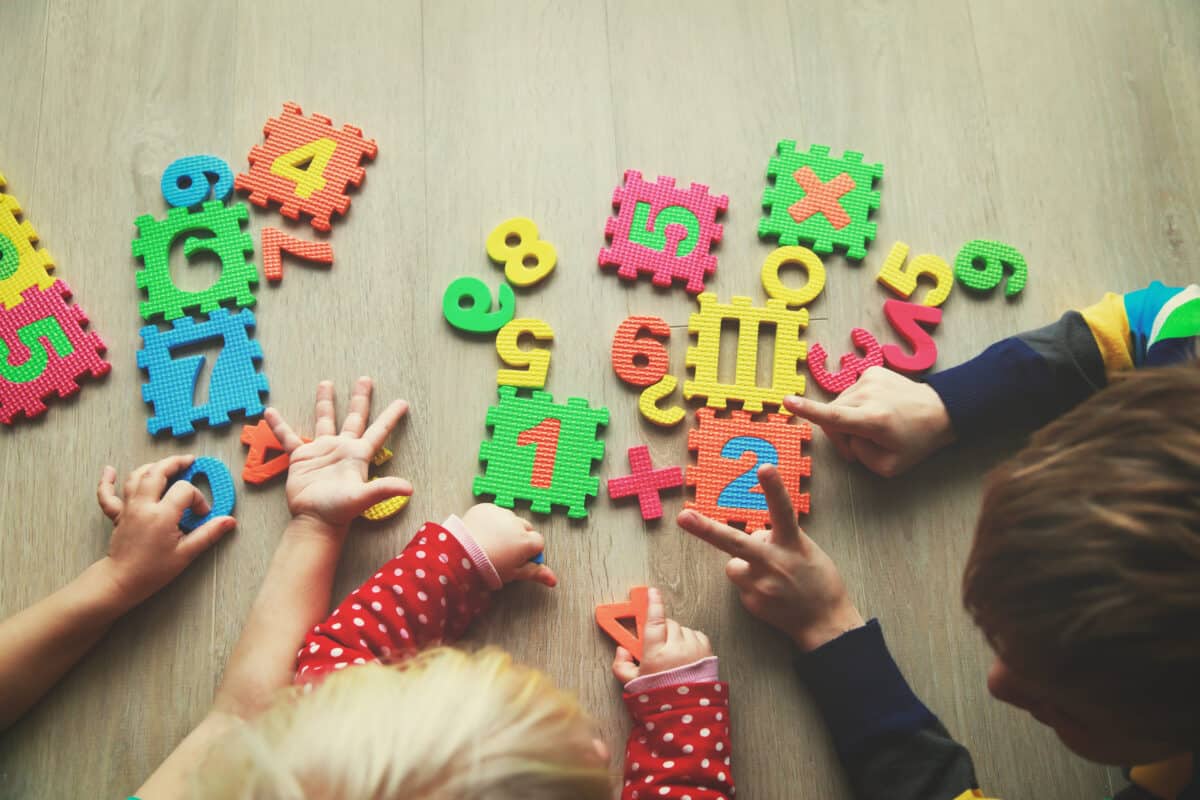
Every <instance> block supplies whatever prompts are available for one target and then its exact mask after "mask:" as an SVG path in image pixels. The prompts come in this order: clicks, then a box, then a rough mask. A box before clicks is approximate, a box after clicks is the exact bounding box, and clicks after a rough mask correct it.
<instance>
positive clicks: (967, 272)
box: [954, 239, 1029, 297]
mask: <svg viewBox="0 0 1200 800" xmlns="http://www.w3.org/2000/svg"><path fill="white" fill-rule="evenodd" d="M980 264H982V265H983V266H982V267H980V266H979V265H980ZM1005 270H1008V271H1009V272H1011V273H1012V274H1011V275H1010V276H1009V278H1008V281H1007V282H1006V283H1005V284H1004V295H1005V297H1015V296H1016V295H1018V294H1020V293H1021V290H1022V289H1024V288H1025V282H1026V280H1028V278H1029V265H1028V264H1026V263H1025V256H1023V255H1021V251H1020V250H1018V249H1017V248H1015V247H1013V246H1012V245H1008V244H1004V243H1003V242H994V241H991V240H990V239H973V240H971V241H969V242H967V243H966V244H964V245H963V246H962V248H961V249H960V250H959V251H958V255H957V256H955V258H954V277H956V278H958V282H959V283H961V284H962V285H963V286H966V287H967V288H968V289H974V290H975V291H977V292H990V291H991V290H992V289H995V288H996V287H997V286H999V285H1000V279H1001V278H1003V277H1004V271H1005Z"/></svg>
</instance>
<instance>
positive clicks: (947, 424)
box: [921, 383, 955, 450]
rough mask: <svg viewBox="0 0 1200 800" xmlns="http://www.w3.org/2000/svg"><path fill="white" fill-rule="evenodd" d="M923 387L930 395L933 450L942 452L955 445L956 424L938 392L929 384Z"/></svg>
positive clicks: (929, 414)
mask: <svg viewBox="0 0 1200 800" xmlns="http://www.w3.org/2000/svg"><path fill="white" fill-rule="evenodd" d="M921 385H922V386H923V387H924V389H925V391H926V392H928V393H929V413H928V418H929V425H930V434H931V435H930V440H931V441H932V443H933V447H932V449H934V450H940V449H941V448H943V447H947V446H948V445H951V444H953V443H954V439H955V436H954V423H953V422H952V421H951V420H950V412H949V411H948V410H947V409H946V403H945V402H944V401H943V400H942V396H941V395H940V394H938V393H937V390H936V389H934V388H933V387H932V386H930V385H929V384H927V383H925V384H921Z"/></svg>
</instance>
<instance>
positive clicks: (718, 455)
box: [684, 408, 812, 532]
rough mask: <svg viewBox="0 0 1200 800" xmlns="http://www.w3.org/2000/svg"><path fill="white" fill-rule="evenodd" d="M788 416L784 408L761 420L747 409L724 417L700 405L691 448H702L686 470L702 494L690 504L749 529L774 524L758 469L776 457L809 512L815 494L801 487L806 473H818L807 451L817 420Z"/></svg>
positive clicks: (797, 501)
mask: <svg viewBox="0 0 1200 800" xmlns="http://www.w3.org/2000/svg"><path fill="white" fill-rule="evenodd" d="M788 420H789V417H786V416H784V415H783V414H769V415H768V416H767V419H766V420H763V421H756V420H754V419H753V418H752V417H751V415H750V414H748V413H747V412H745V411H732V412H730V414H729V416H728V417H718V416H716V412H715V411H714V410H713V409H711V408H701V409H699V410H697V411H696V427H695V428H693V429H692V430H690V431H688V449H689V450H694V451H696V463H695V464H693V465H690V466H689V467H688V468H687V476H686V480H687V483H688V485H689V486H693V487H695V490H696V499H695V500H689V501H687V502H685V503H684V507H685V508H691V509H695V510H696V511H698V512H700V513H701V514H703V515H705V516H706V517H710V518H712V519H715V520H719V521H721V522H724V523H726V524H731V523H735V522H736V523H742V524H744V525H745V527H746V531H747V532H750V531H754V530H759V529H761V528H766V527H769V525H770V522H771V517H770V513H769V512H768V510H767V500H766V497H765V496H764V495H763V493H762V489H761V488H760V487H759V485H758V475H757V471H758V467H759V465H760V464H768V463H770V464H775V465H776V467H778V469H779V476H780V477H781V478H782V479H783V485H784V486H785V487H786V488H787V493H788V496H789V497H790V498H791V499H792V505H793V506H794V507H795V509H796V511H797V512H798V513H801V514H807V513H808V509H809V496H808V492H801V491H800V479H801V478H806V477H808V476H809V475H811V474H812V461H811V459H810V458H809V457H808V456H805V455H802V452H801V451H802V446H803V443H804V442H807V441H810V440H811V439H812V426H810V425H809V424H808V423H807V422H803V421H799V422H792V423H789V422H788Z"/></svg>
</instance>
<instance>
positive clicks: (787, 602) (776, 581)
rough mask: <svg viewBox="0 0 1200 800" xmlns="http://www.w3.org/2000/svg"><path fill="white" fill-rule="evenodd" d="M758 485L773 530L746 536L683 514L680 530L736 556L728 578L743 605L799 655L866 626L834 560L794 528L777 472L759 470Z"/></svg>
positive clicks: (767, 468)
mask: <svg viewBox="0 0 1200 800" xmlns="http://www.w3.org/2000/svg"><path fill="white" fill-rule="evenodd" d="M758 480H759V483H760V484H761V485H762V489H763V494H764V495H766V498H767V506H768V508H770V510H771V530H769V531H766V530H763V531H755V532H754V533H753V534H750V535H747V534H745V533H743V532H741V531H739V530H735V529H734V528H731V527H729V526H728V525H723V524H721V523H720V522H716V521H714V520H711V519H709V518H708V517H705V516H702V515H700V514H697V513H696V512H695V511H684V512H682V513H680V515H679V525H680V527H682V528H683V529H684V530H686V531H687V532H688V533H690V534H692V535H693V536H695V537H697V538H698V539H703V540H704V541H706V542H708V543H709V544H711V545H713V546H714V547H716V548H718V549H720V550H724V551H725V552H726V553H728V554H729V555H731V556H733V558H731V559H730V560H729V563H728V564H726V565H725V574H726V575H727V576H728V577H729V580H730V581H731V582H732V583H733V585H734V586H736V587H737V589H738V592H739V594H740V595H741V599H742V605H744V606H745V607H746V610H747V611H749V612H750V613H751V614H753V615H754V616H756V617H758V618H759V619H761V620H763V621H764V622H767V623H768V624H770V625H773V626H774V627H776V628H778V629H779V630H781V631H783V632H784V633H786V634H787V635H788V636H790V637H792V639H793V641H795V642H796V644H797V645H799V646H800V649H801V650H804V651H805V652H807V651H809V650H815V649H816V648H818V647H820V646H821V645H823V644H825V643H826V642H828V641H831V640H833V639H836V638H837V637H838V636H841V635H842V634H843V633H845V632H846V631H848V630H851V629H853V628H860V627H862V626H863V624H864V623H863V618H862V615H861V614H859V613H858V609H856V608H855V607H854V603H853V602H851V600H850V595H849V594H848V593H847V592H846V584H845V583H844V582H843V581H842V576H841V574H840V573H839V572H838V569H837V567H836V566H835V565H834V563H833V560H832V559H830V558H829V556H827V555H826V554H825V552H824V551H823V550H822V549H821V548H820V547H818V546H817V544H816V542H814V541H813V540H812V539H810V538H808V536H807V535H806V534H805V533H804V531H802V530H800V526H799V525H798V524H797V523H796V512H795V511H794V510H793V509H792V501H791V498H789V497H788V493H787V489H786V488H785V487H784V485H783V480H782V479H781V478H780V477H779V470H778V469H776V468H775V467H774V466H772V465H770V464H767V465H764V466H762V467H759V469H758Z"/></svg>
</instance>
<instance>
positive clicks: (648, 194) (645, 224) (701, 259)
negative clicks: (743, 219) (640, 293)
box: [598, 169, 729, 294]
mask: <svg viewBox="0 0 1200 800" xmlns="http://www.w3.org/2000/svg"><path fill="white" fill-rule="evenodd" d="M612 204H613V208H615V209H618V214H617V216H615V217H610V218H609V219H608V221H607V222H606V223H605V225H604V236H605V238H606V239H608V240H609V246H608V247H605V248H603V249H601V250H600V256H599V259H598V261H599V264H600V266H601V267H610V266H612V267H617V276H618V277H620V278H623V279H625V280H630V281H632V280H637V277H638V273H646V274H649V275H651V276H652V277H651V282H652V283H653V284H654V285H655V286H670V285H671V283H672V281H675V280H683V281H686V286H685V288H686V290H687V291H688V292H689V293H691V294H698V293H699V292H703V291H704V280H705V278H707V277H708V276H709V275H712V274H713V273H714V272H716V270H717V259H716V257H715V256H713V255H712V248H713V247H714V246H715V245H716V244H717V243H718V242H720V241H721V237H722V236H723V235H724V233H725V229H724V227H723V226H722V225H720V224H719V223H718V222H717V215H718V214H720V213H722V212H724V211H725V209H727V208H728V207H729V198H728V197H727V196H725V195H719V196H715V197H714V196H713V195H711V194H709V189H708V187H707V186H705V185H704V184H700V183H693V184H692V185H691V187H690V188H689V189H688V190H687V191H686V192H685V191H683V190H682V189H677V188H675V179H674V178H668V177H663V176H660V177H659V178H658V180H657V181H655V182H654V183H647V182H646V181H644V180H642V173H640V172H638V171H637V170H632V169H631V170H626V171H625V181H624V186H618V187H617V188H616V189H614V190H613V198H612Z"/></svg>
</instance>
